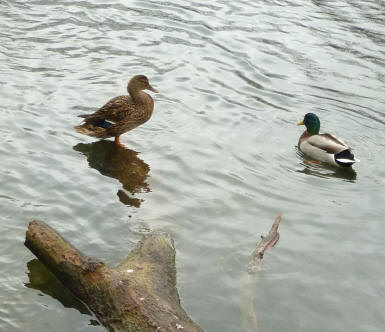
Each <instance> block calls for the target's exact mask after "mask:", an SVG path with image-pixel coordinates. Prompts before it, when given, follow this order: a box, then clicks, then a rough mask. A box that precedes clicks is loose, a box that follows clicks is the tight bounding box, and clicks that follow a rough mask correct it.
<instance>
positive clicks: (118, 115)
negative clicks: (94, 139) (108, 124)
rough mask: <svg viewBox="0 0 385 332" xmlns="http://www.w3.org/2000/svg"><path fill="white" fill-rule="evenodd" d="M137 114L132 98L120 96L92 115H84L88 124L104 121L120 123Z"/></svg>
mask: <svg viewBox="0 0 385 332" xmlns="http://www.w3.org/2000/svg"><path fill="white" fill-rule="evenodd" d="M132 113H135V104H134V102H133V100H132V98H131V97H130V96H118V97H115V98H112V99H111V100H109V101H108V102H107V103H106V104H105V105H104V106H102V107H101V108H99V109H98V110H97V111H96V112H94V113H92V114H83V115H79V117H81V118H84V119H85V122H86V123H94V122H99V121H103V120H107V121H112V122H119V121H122V120H123V119H124V118H126V117H127V116H129V115H130V114H132Z"/></svg>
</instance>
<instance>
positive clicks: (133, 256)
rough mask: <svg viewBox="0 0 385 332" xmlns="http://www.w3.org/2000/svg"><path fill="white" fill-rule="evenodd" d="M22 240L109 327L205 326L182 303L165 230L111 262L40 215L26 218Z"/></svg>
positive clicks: (139, 331) (134, 330) (162, 331)
mask: <svg viewBox="0 0 385 332" xmlns="http://www.w3.org/2000/svg"><path fill="white" fill-rule="evenodd" d="M25 245H26V246H27V247H28V248H29V249H30V250H31V251H32V253H34V254H35V255H36V256H37V258H39V260H41V261H42V262H43V263H44V264H45V265H46V266H47V267H48V268H49V269H50V270H51V271H52V272H53V273H54V275H55V276H56V277H57V278H58V279H59V280H60V281H61V282H62V283H63V284H64V285H65V286H66V287H67V288H69V289H70V290H71V291H72V292H73V293H74V294H75V295H76V296H77V297H78V298H79V299H80V300H82V301H83V302H84V303H85V304H86V305H88V307H89V308H90V309H91V311H93V312H94V313H95V315H96V317H97V318H98V319H99V321H100V323H101V324H103V325H104V326H105V327H106V328H107V329H108V330H109V331H114V332H115V331H125V332H150V331H151V332H153V331H157V332H166V331H167V332H169V331H170V332H171V331H188V332H190V331H191V332H203V330H202V329H201V328H200V327H199V326H197V325H196V324H195V323H194V322H193V321H192V320H191V319H190V318H189V317H188V316H187V314H186V312H185V311H184V310H183V308H182V307H181V305H180V299H179V295H178V291H177V289H176V269H175V249H174V246H173V242H172V240H171V239H170V238H169V237H168V236H167V235H166V234H152V235H149V236H147V237H145V238H144V240H143V241H140V242H139V243H138V244H137V245H136V247H135V248H134V249H133V250H132V251H131V253H130V254H129V256H128V257H127V258H126V259H125V260H124V261H123V262H122V263H121V264H120V265H118V266H117V267H115V268H109V267H107V266H106V265H105V264H104V263H102V262H95V261H92V260H91V259H90V258H88V257H86V256H84V255H82V254H81V253H80V252H79V251H78V250H76V249H75V248H74V247H72V246H71V245H70V244H69V243H68V242H67V241H65V240H64V239H63V238H62V237H61V236H60V235H59V234H58V233H57V232H56V231H55V230H54V229H52V228H51V227H49V226H48V225H47V224H46V223H44V222H42V221H36V220H34V221H31V222H30V223H29V226H28V230H27V234H26V240H25Z"/></svg>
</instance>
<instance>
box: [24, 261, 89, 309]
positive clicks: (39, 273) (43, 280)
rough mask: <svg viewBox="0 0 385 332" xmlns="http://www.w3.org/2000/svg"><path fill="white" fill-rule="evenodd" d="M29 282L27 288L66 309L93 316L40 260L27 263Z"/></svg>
mask: <svg viewBox="0 0 385 332" xmlns="http://www.w3.org/2000/svg"><path fill="white" fill-rule="evenodd" d="M27 268H28V278H29V282H28V283H26V284H25V286H26V287H28V288H32V289H37V290H39V291H41V292H42V293H44V294H46V295H49V296H51V297H53V298H54V299H56V300H58V301H59V302H60V303H61V304H63V306H64V307H65V308H74V309H77V310H79V311H80V312H81V313H82V314H87V315H92V314H91V313H90V311H89V310H88V308H87V307H86V306H85V305H84V304H83V303H82V302H81V301H79V300H78V299H77V298H76V297H75V296H74V295H73V294H72V293H71V292H70V291H69V290H68V289H67V288H66V287H64V286H63V285H62V283H61V282H60V281H59V280H58V279H56V277H55V276H54V275H53V274H52V273H51V272H50V271H49V270H48V269H47V268H46V267H45V266H44V264H43V263H41V262H40V261H39V260H38V259H32V260H31V261H29V262H28V263H27Z"/></svg>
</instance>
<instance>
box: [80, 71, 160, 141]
mask: <svg viewBox="0 0 385 332" xmlns="http://www.w3.org/2000/svg"><path fill="white" fill-rule="evenodd" d="M143 90H150V91H152V92H155V93H158V90H156V89H154V88H153V87H152V86H151V84H150V82H149V80H148V78H147V77H146V76H145V75H135V76H133V77H132V78H131V79H130V81H129V82H128V85H127V92H128V95H123V96H117V97H114V98H112V99H111V100H109V101H108V102H107V103H106V104H105V105H104V106H102V107H101V108H99V109H98V110H97V111H96V112H94V113H91V114H81V115H79V117H80V118H83V119H84V120H83V121H84V123H82V124H80V125H79V126H76V127H75V130H76V131H77V132H78V133H80V134H84V135H88V136H91V137H97V138H101V139H104V138H109V137H114V138H115V143H116V144H118V145H120V146H123V144H121V143H120V135H122V134H124V133H125V132H127V131H129V130H132V129H134V128H136V127H138V126H140V125H142V124H143V123H145V122H147V121H148V120H149V119H150V118H151V115H152V112H153V110H154V101H153V99H152V97H151V96H150V95H149V94H147V93H145V92H144V91H143Z"/></svg>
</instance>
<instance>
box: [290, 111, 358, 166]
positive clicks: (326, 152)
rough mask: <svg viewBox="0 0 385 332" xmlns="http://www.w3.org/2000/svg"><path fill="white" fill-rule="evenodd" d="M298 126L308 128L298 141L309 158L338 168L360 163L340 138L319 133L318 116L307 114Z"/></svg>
mask: <svg viewBox="0 0 385 332" xmlns="http://www.w3.org/2000/svg"><path fill="white" fill-rule="evenodd" d="M297 125H298V126H300V125H305V126H306V130H305V131H304V132H303V134H302V135H301V136H300V138H299V140H298V147H299V149H300V150H301V151H302V152H303V153H304V154H306V155H308V156H309V157H311V158H313V159H315V160H316V161H318V162H325V163H327V164H329V165H333V166H337V167H351V166H352V165H353V164H355V163H356V162H359V160H358V159H356V158H355V157H354V154H353V153H352V151H351V150H352V149H351V148H350V147H349V146H348V145H346V144H345V143H344V142H343V141H342V140H341V139H340V138H337V137H336V136H334V135H332V134H328V133H325V134H320V133H319V131H320V126H321V122H320V120H319V118H318V116H317V115H316V114H314V113H307V114H305V116H304V118H303V120H302V121H300V122H298V123H297Z"/></svg>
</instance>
